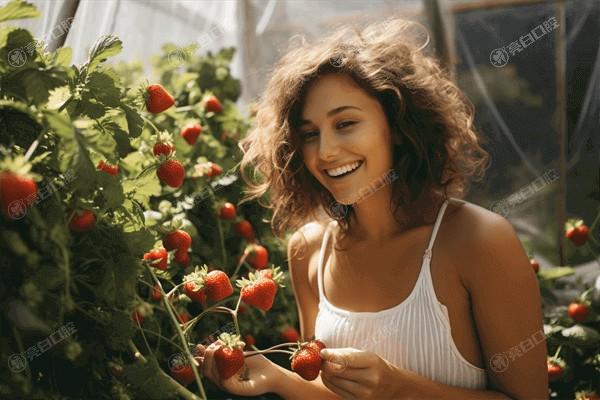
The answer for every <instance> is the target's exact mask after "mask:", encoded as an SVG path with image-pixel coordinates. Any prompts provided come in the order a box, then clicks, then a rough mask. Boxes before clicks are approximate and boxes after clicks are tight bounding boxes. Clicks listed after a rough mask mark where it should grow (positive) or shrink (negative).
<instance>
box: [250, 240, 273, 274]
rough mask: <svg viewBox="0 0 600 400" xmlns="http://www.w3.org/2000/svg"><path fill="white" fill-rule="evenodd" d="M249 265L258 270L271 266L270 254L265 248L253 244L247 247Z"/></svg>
mask: <svg viewBox="0 0 600 400" xmlns="http://www.w3.org/2000/svg"><path fill="white" fill-rule="evenodd" d="M245 252H246V253H248V257H247V258H246V259H247V260H248V263H249V264H250V265H252V267H254V268H256V269H263V268H265V267H266V266H267V265H268V264H269V252H268V251H267V249H266V248H264V247H263V246H260V245H258V244H253V245H250V246H248V247H246V250H245Z"/></svg>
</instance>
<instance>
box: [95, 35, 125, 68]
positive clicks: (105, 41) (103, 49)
mask: <svg viewBox="0 0 600 400" xmlns="http://www.w3.org/2000/svg"><path fill="white" fill-rule="evenodd" d="M121 50H123V42H121V39H119V38H117V37H116V36H113V35H106V36H103V37H101V38H100V39H98V40H97V41H96V42H95V43H94V45H93V46H92V49H91V50H90V56H89V58H88V62H87V73H88V74H89V73H91V72H93V71H94V70H95V69H96V68H97V67H98V65H100V63H102V62H104V61H105V60H106V59H107V58H108V57H113V56H116V55H117V54H119V53H120V52H121Z"/></svg>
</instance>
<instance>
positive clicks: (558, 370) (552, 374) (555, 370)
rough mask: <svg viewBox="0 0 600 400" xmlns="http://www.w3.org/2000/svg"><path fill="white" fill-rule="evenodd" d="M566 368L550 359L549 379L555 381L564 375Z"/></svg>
mask: <svg viewBox="0 0 600 400" xmlns="http://www.w3.org/2000/svg"><path fill="white" fill-rule="evenodd" d="M563 373H564V370H563V368H562V367H561V366H560V365H558V364H556V363H554V362H553V361H548V380H549V381H551V382H552V381H555V380H557V379H559V378H561V377H562V376H563Z"/></svg>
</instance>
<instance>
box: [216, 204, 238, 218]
mask: <svg viewBox="0 0 600 400" xmlns="http://www.w3.org/2000/svg"><path fill="white" fill-rule="evenodd" d="M235 217H236V211H235V206H234V205H233V204H231V203H229V202H227V203H225V204H223V206H222V207H221V209H220V210H219V218H221V219H229V220H231V219H235Z"/></svg>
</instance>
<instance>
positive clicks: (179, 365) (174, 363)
mask: <svg viewBox="0 0 600 400" xmlns="http://www.w3.org/2000/svg"><path fill="white" fill-rule="evenodd" d="M187 364H188V362H187V358H186V357H185V355H184V354H183V353H175V354H173V355H172V356H171V357H169V369H170V370H171V371H174V372H177V371H181V370H182V369H183V368H184V367H185V366H186V365H187Z"/></svg>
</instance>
